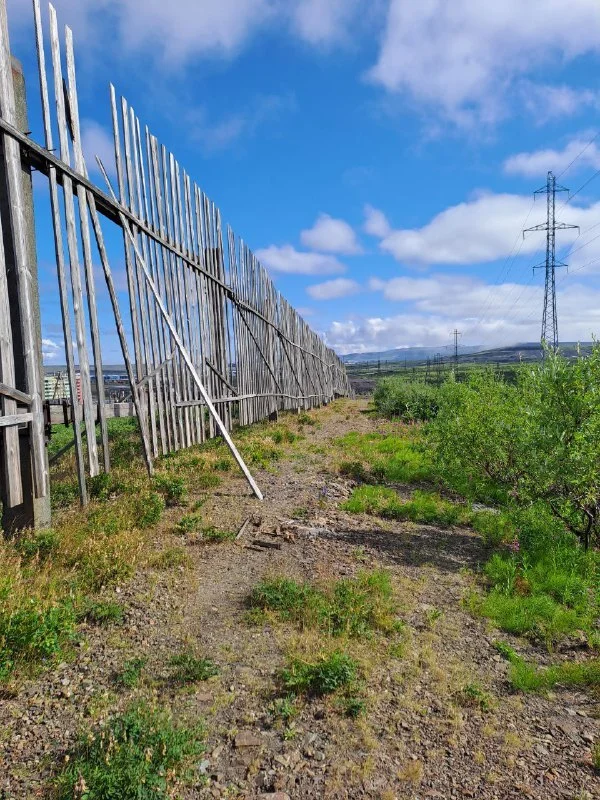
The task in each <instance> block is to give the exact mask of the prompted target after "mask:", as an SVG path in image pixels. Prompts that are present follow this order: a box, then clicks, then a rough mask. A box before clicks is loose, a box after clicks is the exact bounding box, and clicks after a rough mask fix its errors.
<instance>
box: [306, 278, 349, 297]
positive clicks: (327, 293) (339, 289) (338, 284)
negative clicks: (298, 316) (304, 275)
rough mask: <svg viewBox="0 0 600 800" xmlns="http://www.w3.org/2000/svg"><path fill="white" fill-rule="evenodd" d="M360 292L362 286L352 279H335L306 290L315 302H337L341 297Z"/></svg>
mask: <svg viewBox="0 0 600 800" xmlns="http://www.w3.org/2000/svg"><path fill="white" fill-rule="evenodd" d="M359 290H360V285H359V284H358V283H357V282H356V281H353V280H351V279H350V278H335V279H334V280H332V281H325V282H324V283H316V284H315V285H314V286H308V287H307V289H306V291H307V292H308V294H309V295H310V296H311V297H312V298H313V300H337V299H338V298H340V297H349V296H350V295H352V294H356V293H357V292H358V291H359Z"/></svg>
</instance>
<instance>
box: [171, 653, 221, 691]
mask: <svg viewBox="0 0 600 800" xmlns="http://www.w3.org/2000/svg"><path fill="white" fill-rule="evenodd" d="M169 666H170V667H171V669H172V674H171V678H172V680H173V681H175V682H176V683H182V684H185V683H196V682H198V681H207V680H208V679H209V678H213V677H214V676H215V675H218V674H219V670H218V668H217V667H216V666H215V664H213V662H212V661H211V660H210V659H209V658H198V656H196V655H195V654H194V653H193V652H191V651H189V650H185V651H183V652H182V653H178V654H177V655H175V656H173V657H172V658H171V660H170V661H169Z"/></svg>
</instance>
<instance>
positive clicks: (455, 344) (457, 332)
mask: <svg viewBox="0 0 600 800" xmlns="http://www.w3.org/2000/svg"><path fill="white" fill-rule="evenodd" d="M452 336H454V366H455V367H456V369H458V339H459V337H460V336H462V333H461V332H460V331H459V330H457V329H456V328H454V330H453V331H452Z"/></svg>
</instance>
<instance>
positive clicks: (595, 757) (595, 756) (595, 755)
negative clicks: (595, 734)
mask: <svg viewBox="0 0 600 800" xmlns="http://www.w3.org/2000/svg"><path fill="white" fill-rule="evenodd" d="M592 764H593V765H594V769H595V770H596V771H597V772H600V742H596V744H595V745H594V747H593V748H592Z"/></svg>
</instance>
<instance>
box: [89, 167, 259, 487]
mask: <svg viewBox="0 0 600 800" xmlns="http://www.w3.org/2000/svg"><path fill="white" fill-rule="evenodd" d="M97 160H98V164H99V166H100V169H101V171H102V174H103V175H104V180H105V181H106V184H107V186H108V189H109V191H110V193H111V195H112V197H113V200H114V201H115V202H117V199H116V196H115V193H114V191H113V188H112V186H111V183H110V180H109V178H108V174H107V172H106V170H105V169H104V165H103V164H102V162H101V161H100V159H97ZM119 216H120V219H121V225H122V227H123V230H124V231H125V233H126V235H127V238H128V239H129V241H130V243H131V246H132V247H133V250H134V253H135V256H136V258H137V260H138V264H139V265H140V267H141V268H142V272H143V273H144V276H145V278H146V281H147V282H148V286H149V287H150V291H151V292H152V294H153V295H154V299H155V300H156V304H157V306H158V308H159V309H160V313H161V314H162V316H163V318H164V320H165V322H166V324H167V327H168V328H169V330H170V332H171V336H172V337H173V340H174V342H175V344H176V345H177V348H178V350H179V352H180V353H181V356H182V358H183V360H184V362H185V364H186V366H187V368H188V369H189V371H190V374H191V376H192V378H193V380H194V382H195V384H196V386H197V387H198V390H199V391H200V394H201V395H202V398H203V400H204V402H205V403H206V407H207V408H208V410H209V413H210V415H211V417H212V418H213V419H214V421H215V424H216V425H217V427H218V429H219V431H220V433H221V436H222V437H223V439H225V442H226V443H227V446H228V447H229V449H230V451H231V454H232V455H233V457H234V458H235V460H236V461H237V463H238V465H239V467H240V469H241V470H242V472H243V473H244V475H245V476H246V480H247V481H248V483H249V484H250V488H251V489H252V491H253V492H254V494H255V495H256V497H257V498H258V499H259V500H263V495H262V492H261V491H260V489H259V488H258V486H257V484H256V482H255V480H254V478H253V477H252V475H251V474H250V470H249V469H248V467H247V466H246V463H245V462H244V459H243V458H242V457H241V455H240V454H239V452H238V449H237V447H236V446H235V444H234V443H233V440H232V438H231V436H230V435H229V431H228V430H227V428H226V426H225V424H224V422H223V420H222V419H221V417H220V416H219V414H218V413H217V410H216V408H215V407H214V405H213V403H212V400H211V399H210V397H209V394H208V392H207V391H206V389H205V388H204V384H203V383H202V381H201V380H200V377H199V376H198V373H197V372H196V368H195V367H194V363H193V361H192V359H191V357H190V354H189V353H188V351H187V349H186V347H185V345H184V343H183V341H182V340H181V337H180V336H179V333H178V331H177V328H176V327H175V323H174V322H173V320H172V319H171V316H170V315H169V312H168V311H167V309H166V308H165V305H164V303H163V301H162V298H161V296H160V293H159V291H158V289H157V288H156V285H155V283H154V281H153V280H152V276H151V275H150V272H149V270H148V267H147V266H146V262H145V260H144V257H143V256H142V254H141V252H140V250H139V248H138V245H137V242H136V241H135V237H134V235H133V234H132V232H131V229H130V227H129V223H128V221H127V218H126V217H125V215H124V214H123V213H122V212H119Z"/></svg>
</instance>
